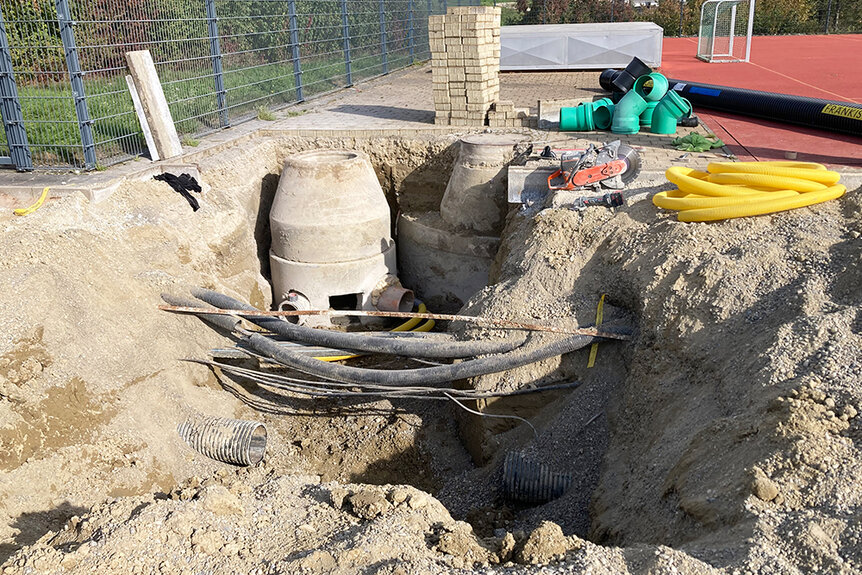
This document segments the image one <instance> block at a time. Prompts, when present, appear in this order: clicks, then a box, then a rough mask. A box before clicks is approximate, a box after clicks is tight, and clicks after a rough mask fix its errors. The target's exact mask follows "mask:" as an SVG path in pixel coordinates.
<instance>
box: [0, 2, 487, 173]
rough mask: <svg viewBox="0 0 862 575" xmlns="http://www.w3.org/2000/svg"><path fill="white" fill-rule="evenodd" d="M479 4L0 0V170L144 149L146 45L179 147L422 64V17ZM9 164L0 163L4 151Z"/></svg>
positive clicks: (89, 162) (93, 162)
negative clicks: (138, 97) (141, 63)
mask: <svg viewBox="0 0 862 575" xmlns="http://www.w3.org/2000/svg"><path fill="white" fill-rule="evenodd" d="M471 4H479V0H55V1H54V3H51V2H46V1H44V0H3V4H2V7H0V112H2V116H3V122H4V126H5V128H6V129H5V131H3V132H0V164H2V163H7V164H12V165H16V166H17V167H18V168H19V169H31V168H33V167H36V168H61V169H68V168H81V169H88V170H89V169H95V168H98V167H102V166H108V165H111V164H115V163H117V162H121V161H124V160H128V159H130V158H134V157H136V156H139V155H142V154H144V153H145V150H146V145H145V143H144V138H143V134H142V132H141V129H140V126H139V124H138V120H137V116H136V114H135V111H134V107H133V103H132V99H131V96H130V95H129V91H128V86H127V85H126V80H125V76H126V73H127V71H126V60H125V53H126V52H129V51H133V50H145V49H146V50H150V52H151V53H152V55H153V60H154V61H155V63H156V68H157V70H158V73H159V78H160V79H161V82H162V86H163V88H164V91H165V96H166V98H167V100H168V105H169V107H170V109H171V113H172V115H173V118H174V122H175V124H176V126H177V131H178V132H179V133H180V136H181V138H182V139H183V140H184V142H185V143H187V144H194V141H193V140H194V139H195V138H197V137H199V136H201V135H204V134H207V133H210V132H212V131H214V130H218V129H221V128H225V127H228V126H230V125H234V124H237V123H240V122H243V121H246V120H249V119H252V118H256V117H258V116H259V115H261V114H264V113H265V112H266V111H268V110H274V109H278V108H281V107H284V106H287V105H290V104H294V103H297V102H301V101H303V100H305V99H307V98H310V97H312V96H315V95H319V94H322V93H325V92H329V91H332V90H335V89H339V88H343V87H346V86H350V85H352V84H353V83H355V82H358V81H360V80H365V79H368V78H371V77H374V76H377V75H380V74H386V73H388V72H390V71H393V70H396V69H399V68H403V67H405V66H409V65H411V64H413V63H416V62H420V61H423V60H427V59H428V58H429V57H430V51H429V47H428V28H427V27H428V16H429V15H430V14H439V13H443V12H445V11H446V9H447V6H456V5H465V6H466V5H471ZM4 158H5V159H4Z"/></svg>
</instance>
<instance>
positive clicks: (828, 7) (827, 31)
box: [823, 0, 832, 34]
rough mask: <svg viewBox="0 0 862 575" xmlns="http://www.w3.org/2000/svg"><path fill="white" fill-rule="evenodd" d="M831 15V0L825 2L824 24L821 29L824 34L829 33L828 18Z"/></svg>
mask: <svg viewBox="0 0 862 575" xmlns="http://www.w3.org/2000/svg"><path fill="white" fill-rule="evenodd" d="M831 17H832V0H829V2H827V3H826V26H825V27H824V29H823V33H824V34H828V33H829V19H830V18H831Z"/></svg>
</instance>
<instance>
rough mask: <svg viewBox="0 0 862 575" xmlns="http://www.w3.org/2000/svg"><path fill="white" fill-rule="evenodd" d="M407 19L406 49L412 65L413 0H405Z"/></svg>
mask: <svg viewBox="0 0 862 575" xmlns="http://www.w3.org/2000/svg"><path fill="white" fill-rule="evenodd" d="M407 21H408V22H409V28H408V30H407V50H408V52H409V53H410V64H411V65H412V64H413V62H414V60H413V48H414V45H413V0H407Z"/></svg>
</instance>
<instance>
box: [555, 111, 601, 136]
mask: <svg viewBox="0 0 862 575" xmlns="http://www.w3.org/2000/svg"><path fill="white" fill-rule="evenodd" d="M595 129H596V125H595V124H594V123H593V106H592V104H581V105H579V106H574V107H571V108H560V131H561V132H590V131H592V130H595Z"/></svg>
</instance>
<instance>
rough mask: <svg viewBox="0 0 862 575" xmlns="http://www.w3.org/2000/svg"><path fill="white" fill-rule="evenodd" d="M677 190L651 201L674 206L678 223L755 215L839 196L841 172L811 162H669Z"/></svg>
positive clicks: (671, 179)
mask: <svg viewBox="0 0 862 575" xmlns="http://www.w3.org/2000/svg"><path fill="white" fill-rule="evenodd" d="M665 176H666V177H667V179H668V180H669V181H670V182H672V183H674V184H676V185H677V189H674V190H670V191H669V192H659V193H658V194H656V195H655V196H653V203H654V204H655V205H656V206H658V207H660V208H664V209H666V210H678V211H679V214H678V216H677V219H678V220H679V221H681V222H707V221H714V220H726V219H730V218H740V217H743V216H759V215H762V214H770V213H773V212H781V211H784V210H791V209H794V208H801V207H804V206H810V205H813V204H819V203H821V202H825V201H828V200H834V199H835V198H838V197H841V196H842V195H843V194H844V192H845V191H847V188H845V187H844V186H843V185H840V184H838V180H839V179H840V177H841V176H840V175H839V174H838V173H837V172H833V171H830V170H827V169H826V166H823V165H821V164H815V163H812V162H712V163H710V164H709V166H707V171H706V172H701V171H698V170H693V169H691V168H683V167H680V166H674V167H672V168H668V170H667V171H666V172H665Z"/></svg>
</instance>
